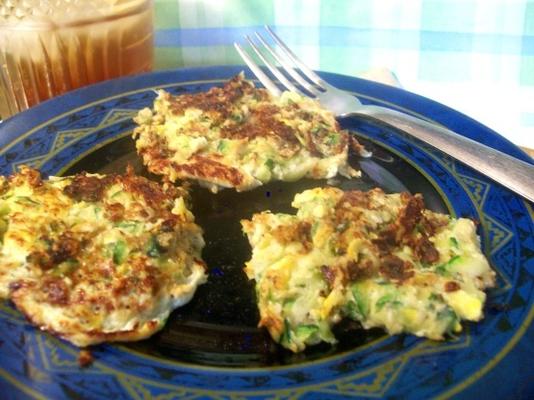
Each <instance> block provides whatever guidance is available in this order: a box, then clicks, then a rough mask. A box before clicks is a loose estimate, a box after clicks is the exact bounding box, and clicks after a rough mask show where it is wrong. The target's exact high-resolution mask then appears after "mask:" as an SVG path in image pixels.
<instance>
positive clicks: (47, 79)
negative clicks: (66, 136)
mask: <svg viewBox="0 0 534 400" xmlns="http://www.w3.org/2000/svg"><path fill="white" fill-rule="evenodd" d="M138 3H139V4H140V6H139V7H137V8H135V10H132V11H131V12H127V13H122V14H117V15H115V14H113V13H110V14H109V15H105V16H104V17H103V18H101V19H98V18H96V17H95V18H93V19H92V20H90V19H86V20H85V21H83V20H82V21H80V23H79V24H77V23H73V24H68V25H66V26H50V29H47V28H48V27H47V26H46V25H45V26H36V25H35V24H28V25H27V26H25V25H24V21H22V22H20V23H19V24H18V25H17V28H16V29H6V28H5V27H0V67H1V70H0V90H1V91H2V93H0V116H1V117H2V118H6V117H7V116H10V115H13V114H15V113H17V112H19V111H22V110H24V109H26V108H29V107H31V106H33V105H35V104H37V103H39V102H42V101H44V100H46V99H49V98H51V97H53V96H57V95H59V94H62V93H65V92H67V91H69V90H72V89H76V88H79V87H82V86H85V85H88V84H90V83H94V82H99V81H103V80H106V79H111V78H116V77H119V76H124V75H131V74H136V73H141V72H147V71H150V70H151V69H152V64H153V25H152V23H153V22H152V18H153V15H152V14H153V11H152V2H151V1H144V0H143V1H138Z"/></svg>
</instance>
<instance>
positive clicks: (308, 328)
mask: <svg viewBox="0 0 534 400" xmlns="http://www.w3.org/2000/svg"><path fill="white" fill-rule="evenodd" d="M317 332H319V327H318V326H317V325H311V324H308V325H299V326H297V329H296V330H295V335H296V336H297V337H298V338H299V340H301V341H303V342H304V341H306V340H308V339H309V338H310V337H312V336H313V335H315V333H317Z"/></svg>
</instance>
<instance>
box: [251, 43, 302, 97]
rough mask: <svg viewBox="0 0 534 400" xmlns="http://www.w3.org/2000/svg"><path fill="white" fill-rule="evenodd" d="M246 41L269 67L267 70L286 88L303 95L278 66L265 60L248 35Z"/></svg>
mask: <svg viewBox="0 0 534 400" xmlns="http://www.w3.org/2000/svg"><path fill="white" fill-rule="evenodd" d="M245 37H246V39H247V41H248V43H249V44H250V46H251V47H252V49H253V50H254V51H255V52H256V54H257V55H258V57H259V58H260V59H261V61H262V62H263V63H264V64H265V65H266V66H267V68H269V70H270V71H271V72H272V73H273V75H274V76H276V78H277V79H278V80H279V81H280V83H282V85H284V86H285V87H286V88H288V89H289V90H290V91H292V92H297V93H298V94H300V95H301V96H304V94H303V93H302V92H301V91H300V90H299V89H298V88H297V87H296V86H295V85H293V83H291V82H290V81H289V80H288V79H287V78H286V77H285V75H284V74H282V73H281V72H280V70H279V69H278V68H276V67H275V66H274V65H273V64H272V63H271V62H270V61H269V60H267V59H266V58H265V57H264V56H263V54H262V53H261V51H260V49H259V48H258V47H257V46H256V44H255V43H254V42H253V41H252V39H251V38H250V37H248V36H245Z"/></svg>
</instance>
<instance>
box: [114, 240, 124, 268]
mask: <svg viewBox="0 0 534 400" xmlns="http://www.w3.org/2000/svg"><path fill="white" fill-rule="evenodd" d="M127 255H128V247H127V246H126V243H125V242H124V240H119V241H117V242H115V245H114V246H113V262H114V263H115V264H117V265H120V264H122V263H123V262H124V260H126V257H127Z"/></svg>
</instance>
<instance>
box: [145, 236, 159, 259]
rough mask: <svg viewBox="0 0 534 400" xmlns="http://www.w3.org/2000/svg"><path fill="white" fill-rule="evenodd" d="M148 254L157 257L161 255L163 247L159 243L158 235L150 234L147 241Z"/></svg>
mask: <svg viewBox="0 0 534 400" xmlns="http://www.w3.org/2000/svg"><path fill="white" fill-rule="evenodd" d="M146 254H147V255H148V256H149V257H152V258H157V257H159V256H160V255H161V248H160V246H159V244H158V240H157V238H156V236H154V235H153V236H150V240H149V241H148V243H147V247H146Z"/></svg>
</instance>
